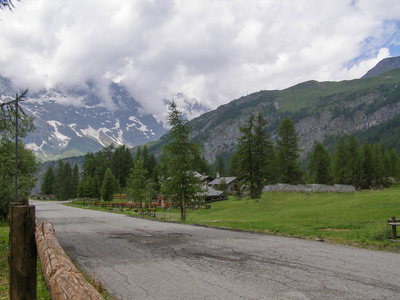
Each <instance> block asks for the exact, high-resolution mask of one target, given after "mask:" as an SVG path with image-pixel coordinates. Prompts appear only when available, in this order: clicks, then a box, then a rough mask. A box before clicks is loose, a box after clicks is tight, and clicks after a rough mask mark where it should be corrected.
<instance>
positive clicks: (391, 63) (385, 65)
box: [361, 56, 400, 78]
mask: <svg viewBox="0 0 400 300" xmlns="http://www.w3.org/2000/svg"><path fill="white" fill-rule="evenodd" d="M397 68H400V56H397V57H388V58H385V59H383V60H381V61H380V62H379V63H378V64H377V65H376V66H375V67H373V68H372V69H371V70H369V71H368V72H367V74H365V75H364V76H363V77H361V78H369V77H374V76H378V75H381V74H383V73H386V72H389V71H391V70H394V69H397Z"/></svg>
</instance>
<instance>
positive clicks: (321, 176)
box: [308, 143, 332, 184]
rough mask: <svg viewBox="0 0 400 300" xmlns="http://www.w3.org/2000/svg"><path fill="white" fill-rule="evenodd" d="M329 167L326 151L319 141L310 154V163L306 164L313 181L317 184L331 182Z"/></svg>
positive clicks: (328, 157)
mask: <svg viewBox="0 0 400 300" xmlns="http://www.w3.org/2000/svg"><path fill="white" fill-rule="evenodd" d="M330 167H331V161H330V156H329V153H328V151H327V150H326V148H325V147H324V146H323V145H322V144H321V143H317V144H316V145H315V146H314V150H313V152H312V153H311V155H310V163H309V165H308V170H309V172H310V176H311V178H312V180H313V182H315V183H319V184H330V183H332V175H331V169H330Z"/></svg>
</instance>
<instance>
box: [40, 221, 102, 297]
mask: <svg viewBox="0 0 400 300" xmlns="http://www.w3.org/2000/svg"><path fill="white" fill-rule="evenodd" d="M35 238H36V245H37V250H38V254H39V258H40V261H41V262H42V270H43V274H44V277H45V280H46V285H47V288H48V289H49V292H50V297H51V299H52V300H58V299H103V297H102V296H101V295H100V294H99V292H98V291H97V290H96V289H95V288H94V287H93V286H92V285H91V284H90V283H88V282H87V281H86V279H85V278H84V277H83V276H82V274H81V273H80V272H79V271H78V270H77V269H76V267H75V265H74V264H73V263H72V262H71V260H70V259H69V258H68V256H67V255H66V254H65V252H64V250H63V249H62V248H61V246H60V244H59V243H58V241H57V238H56V236H55V234H54V229H53V225H52V224H51V223H49V222H47V221H45V222H41V223H39V224H37V225H36V232H35Z"/></svg>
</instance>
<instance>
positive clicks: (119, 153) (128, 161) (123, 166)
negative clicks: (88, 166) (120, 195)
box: [110, 145, 134, 189]
mask: <svg viewBox="0 0 400 300" xmlns="http://www.w3.org/2000/svg"><path fill="white" fill-rule="evenodd" d="M110 164H111V171H112V172H113V174H114V176H115V178H116V179H117V180H118V181H119V183H120V185H121V188H122V189H123V188H125V186H126V179H127V178H128V176H129V173H130V171H131V169H132V168H133V165H134V162H133V157H132V154H131V152H130V150H129V148H128V147H126V146H125V145H122V146H119V147H117V148H116V149H115V151H114V152H113V154H112V155H111V163H110Z"/></svg>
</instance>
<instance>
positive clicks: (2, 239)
mask: <svg viewBox="0 0 400 300" xmlns="http://www.w3.org/2000/svg"><path fill="white" fill-rule="evenodd" d="M8 241H9V226H8V224H5V223H3V224H0V299H10V297H9V281H8V258H7V252H8ZM37 298H38V299H44V300H45V299H50V295H49V292H48V290H47V287H46V282H45V280H44V276H43V273H42V266H41V264H40V260H39V259H38V272H37Z"/></svg>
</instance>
